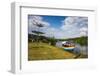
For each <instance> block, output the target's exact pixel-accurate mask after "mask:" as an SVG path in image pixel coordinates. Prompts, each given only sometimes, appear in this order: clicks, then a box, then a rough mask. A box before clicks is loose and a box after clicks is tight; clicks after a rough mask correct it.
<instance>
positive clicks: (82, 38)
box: [67, 36, 88, 45]
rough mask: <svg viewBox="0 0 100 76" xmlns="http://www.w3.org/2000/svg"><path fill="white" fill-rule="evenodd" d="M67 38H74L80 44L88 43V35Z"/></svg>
mask: <svg viewBox="0 0 100 76" xmlns="http://www.w3.org/2000/svg"><path fill="white" fill-rule="evenodd" d="M67 40H72V41H74V42H75V43H79V44H80V45H88V37H87V36H86V37H77V38H70V39H67Z"/></svg>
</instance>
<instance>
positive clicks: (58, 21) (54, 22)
mask: <svg viewBox="0 0 100 76" xmlns="http://www.w3.org/2000/svg"><path fill="white" fill-rule="evenodd" d="M41 17H42V18H43V20H44V21H46V22H48V23H50V24H51V26H52V27H54V28H59V27H61V25H62V21H63V20H64V19H65V18H66V17H65V16H41Z"/></svg>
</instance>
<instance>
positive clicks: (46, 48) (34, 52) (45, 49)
mask: <svg viewBox="0 0 100 76" xmlns="http://www.w3.org/2000/svg"><path fill="white" fill-rule="evenodd" d="M74 57H75V55H74V54H72V53H69V52H66V51H64V50H63V49H61V48H57V47H55V46H51V45H49V44H46V43H36V42H34V43H31V42H29V44H28V60H50V59H73V58H74Z"/></svg>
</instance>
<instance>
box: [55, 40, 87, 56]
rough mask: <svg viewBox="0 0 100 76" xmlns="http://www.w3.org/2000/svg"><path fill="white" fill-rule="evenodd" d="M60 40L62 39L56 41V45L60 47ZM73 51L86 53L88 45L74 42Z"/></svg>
mask: <svg viewBox="0 0 100 76" xmlns="http://www.w3.org/2000/svg"><path fill="white" fill-rule="evenodd" d="M62 42H63V41H58V42H56V46H57V47H60V48H61V47H62ZM73 53H76V54H78V53H81V54H85V55H87V54H88V47H87V46H81V45H80V44H75V49H74V51H73Z"/></svg>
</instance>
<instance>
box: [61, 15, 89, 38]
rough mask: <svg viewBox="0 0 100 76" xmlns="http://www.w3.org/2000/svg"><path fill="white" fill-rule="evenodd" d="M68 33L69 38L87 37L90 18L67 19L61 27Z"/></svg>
mask: <svg viewBox="0 0 100 76" xmlns="http://www.w3.org/2000/svg"><path fill="white" fill-rule="evenodd" d="M61 29H62V30H64V31H65V32H66V33H67V37H68V38H69V37H72V38H73V37H80V36H87V31H88V18H87V17H74V16H73V17H71V16H70V17H66V18H65V20H64V21H63V25H62V27H61Z"/></svg>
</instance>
